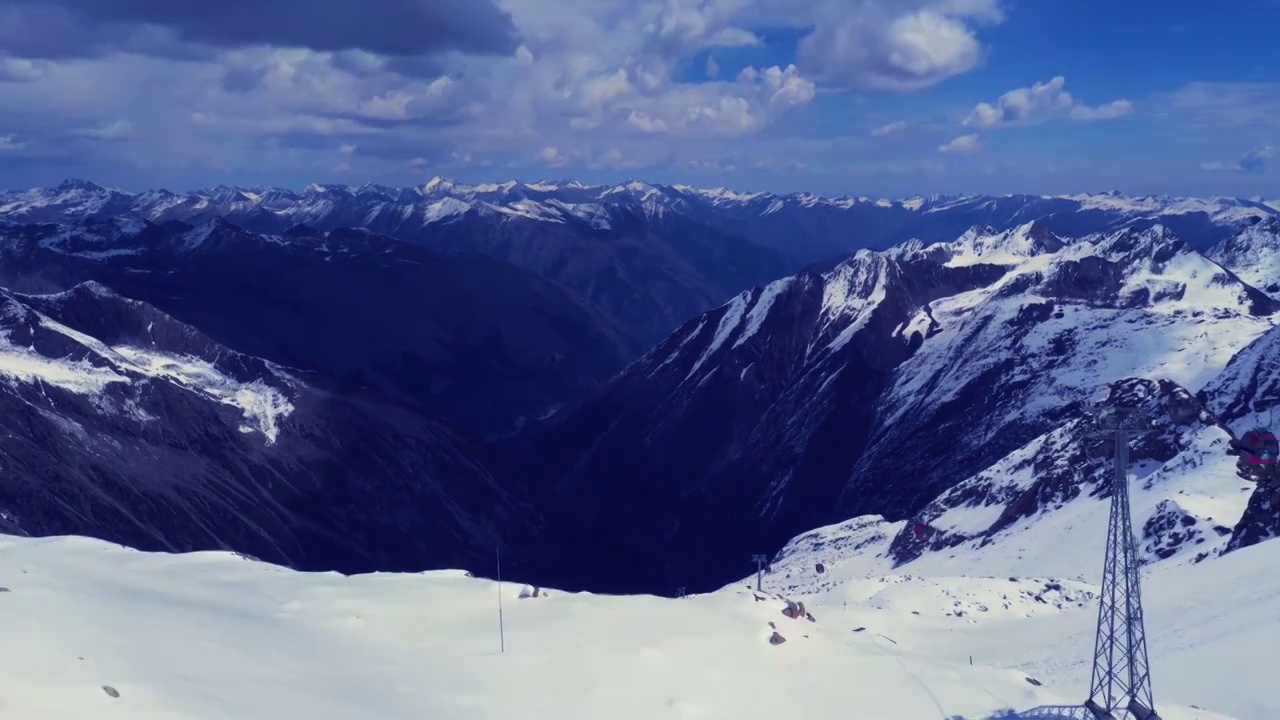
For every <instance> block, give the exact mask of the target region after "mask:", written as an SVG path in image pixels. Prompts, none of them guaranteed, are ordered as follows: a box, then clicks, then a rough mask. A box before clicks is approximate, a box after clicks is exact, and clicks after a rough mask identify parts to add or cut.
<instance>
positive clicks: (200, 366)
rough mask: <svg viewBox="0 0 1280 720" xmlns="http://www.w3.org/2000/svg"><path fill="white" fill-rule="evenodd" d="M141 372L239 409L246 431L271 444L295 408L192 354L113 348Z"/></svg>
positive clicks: (271, 391) (270, 389) (269, 389)
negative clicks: (259, 435)
mask: <svg viewBox="0 0 1280 720" xmlns="http://www.w3.org/2000/svg"><path fill="white" fill-rule="evenodd" d="M112 350H114V351H115V352H116V353H117V354H119V355H120V356H121V357H124V358H125V359H127V360H128V361H129V362H130V363H131V364H132V365H133V366H134V367H135V368H137V369H138V370H139V371H140V372H142V373H144V374H147V375H150V376H153V377H164V378H169V379H171V380H173V381H175V382H177V383H178V384H179V385H182V386H184V387H187V388H190V389H192V390H194V391H196V392H200V393H203V394H205V395H208V396H209V397H212V398H214V399H215V400H217V401H218V402H221V403H224V404H227V405H231V406H234V407H237V408H240V410H241V411H243V412H244V417H245V420H246V422H247V423H248V424H247V425H245V426H243V427H242V428H241V430H242V431H243V432H260V433H262V434H263V435H264V436H266V438H267V442H268V444H271V443H274V442H275V441H276V440H277V439H278V438H279V436H280V421H281V420H282V419H283V418H284V417H285V416H286V415H288V414H289V413H290V412H292V411H293V404H292V403H290V402H289V399H288V397H286V396H285V394H284V393H282V392H280V391H279V390H277V389H276V388H274V387H271V386H270V385H268V384H266V383H264V382H262V381H260V380H255V381H253V382H248V383H244V382H239V381H237V380H235V379H233V378H230V377H228V376H226V375H224V374H223V373H222V372H220V371H219V370H218V368H217V366H215V365H214V364H213V363H210V362H208V361H206V360H202V359H200V358H196V357H191V356H178V355H173V354H170V353H162V352H158V351H155V350H151V349H147V348H139V347H128V346H116V347H114V348H112Z"/></svg>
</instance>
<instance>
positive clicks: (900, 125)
mask: <svg viewBox="0 0 1280 720" xmlns="http://www.w3.org/2000/svg"><path fill="white" fill-rule="evenodd" d="M906 129H907V123H906V122H904V121H902V120H897V121H894V122H891V123H889V124H887V125H881V126H880V127H878V128H875V129H874V130H872V131H871V136H872V137H885V136H886V135H896V134H898V133H900V132H903V131H904V130H906Z"/></svg>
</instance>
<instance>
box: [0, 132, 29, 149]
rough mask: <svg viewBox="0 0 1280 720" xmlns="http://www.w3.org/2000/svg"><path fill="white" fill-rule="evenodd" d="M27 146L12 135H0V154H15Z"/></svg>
mask: <svg viewBox="0 0 1280 720" xmlns="http://www.w3.org/2000/svg"><path fill="white" fill-rule="evenodd" d="M26 146H27V144H26V143H25V142H22V141H20V140H18V139H17V138H16V137H14V135H13V134H12V133H10V134H8V135H0V153H3V152H17V151H18V150H21V149H23V148H25V147H26Z"/></svg>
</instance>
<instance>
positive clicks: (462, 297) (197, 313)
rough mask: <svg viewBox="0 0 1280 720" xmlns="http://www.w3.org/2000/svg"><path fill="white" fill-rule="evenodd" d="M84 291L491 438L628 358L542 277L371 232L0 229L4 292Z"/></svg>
mask: <svg viewBox="0 0 1280 720" xmlns="http://www.w3.org/2000/svg"><path fill="white" fill-rule="evenodd" d="M91 280H92V281H97V282H100V283H102V284H103V285H106V286H108V287H110V288H113V289H114V290H116V291H118V292H120V293H122V294H124V295H126V296H128V297H132V298H137V299H139V300H144V301H147V302H149V303H151V304H153V305H155V306H156V307H158V308H160V309H161V310H163V311H164V312H166V313H168V314H170V315H173V316H174V317H176V318H178V319H180V320H182V321H184V322H187V323H190V324H192V325H194V326H195V327H198V328H200V329H201V330H202V331H203V332H205V333H208V334H209V335H210V336H211V337H213V338H215V339H216V340H217V341H218V342H220V343H222V344H224V345H227V346H228V347H231V348H233V349H235V350H238V351H241V352H245V353H248V354H250V355H254V356H258V357H263V358H266V359H268V360H271V361H274V362H278V363H282V364H286V365H292V366H296V367H300V368H304V369H307V370H311V371H314V372H317V373H321V374H323V375H325V376H327V377H329V378H330V379H331V380H332V381H334V382H342V383H345V384H351V385H358V386H371V387H373V388H376V389H377V390H378V391H379V392H382V393H384V394H387V395H389V396H391V397H394V398H398V399H401V400H404V401H407V402H410V403H413V404H415V405H418V406H420V407H422V408H424V409H426V410H427V411H428V412H430V413H431V414H433V415H438V416H444V417H446V418H448V419H450V420H451V421H454V422H457V423H460V424H461V425H463V426H465V427H466V428H468V429H470V430H473V431H476V432H480V433H486V434H500V433H503V432H510V431H511V429H512V428H513V427H514V425H515V423H517V422H519V421H520V419H521V418H523V417H534V416H537V415H541V414H544V413H545V412H547V411H548V410H549V409H551V408H554V407H555V406H556V405H558V404H559V403H562V402H564V401H566V400H567V399H570V398H572V397H573V396H574V394H575V393H577V392H579V391H580V390H581V389H582V388H584V387H586V386H588V385H590V384H591V383H592V382H595V381H598V380H602V379H605V378H607V377H609V376H610V375H612V374H613V373H614V372H616V371H617V370H618V369H620V368H621V367H622V366H623V364H624V363H625V362H626V361H627V359H628V358H630V357H632V356H633V353H634V352H635V351H634V349H633V347H632V346H631V345H628V343H627V341H626V340H625V339H624V338H623V337H622V331H621V330H620V329H619V328H618V327H617V326H616V325H615V324H613V323H612V322H611V321H610V319H609V318H607V317H604V316H603V315H601V314H600V313H599V312H597V311H596V310H595V309H594V308H592V307H591V306H590V305H589V304H588V303H586V302H585V301H583V300H581V299H580V298H578V297H577V296H576V295H574V294H573V293H571V292H569V291H567V290H565V289H564V288H563V287H561V286H560V285H558V284H556V283H554V282H551V281H549V280H547V279H545V278H543V277H541V276H539V275H537V274H535V273H531V272H528V271H525V270H521V269H520V268H517V267H515V266H513V265H510V264H508V263H504V262H501V261H498V260H494V259H492V258H489V257H486V256H484V255H480V254H476V253H467V254H455V255H446V254H441V253H437V252H433V251H429V250H426V249H423V248H420V247H416V246H411V245H408V244H405V243H402V242H399V241H396V240H393V239H391V238H387V237H384V236H380V235H376V234H374V233H372V232H370V231H368V230H363V229H339V230H331V231H328V232H320V231H316V230H313V229H311V228H307V227H305V226H296V227H293V228H290V229H288V230H286V231H284V232H282V233H279V234H261V233H254V232H251V231H248V230H245V229H243V228H240V227H238V226H235V225H233V224H231V223H228V222H227V221H225V220H223V219H221V218H217V217H215V218H213V219H211V220H206V221H204V222H203V223H201V224H197V225H194V226H193V225H188V224H186V223H182V222H179V221H172V220H171V221H166V222H164V223H163V224H160V225H156V224H153V223H151V222H150V221H146V220H137V219H134V218H130V217H127V216H113V217H108V218H103V219H97V218H91V219H86V220H82V221H79V222H77V223H75V224H72V225H56V224H47V223H46V224H12V223H2V222H0V286H4V287H8V288H11V289H14V290H17V291H20V292H36V293H41V292H56V291H60V290H64V289H67V288H69V287H72V286H74V285H76V284H78V283H81V282H86V281H91Z"/></svg>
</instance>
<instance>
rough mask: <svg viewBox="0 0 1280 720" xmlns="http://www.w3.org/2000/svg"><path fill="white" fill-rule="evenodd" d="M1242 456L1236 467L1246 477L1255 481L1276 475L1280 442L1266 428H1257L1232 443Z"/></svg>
mask: <svg viewBox="0 0 1280 720" xmlns="http://www.w3.org/2000/svg"><path fill="white" fill-rule="evenodd" d="M1231 444H1232V445H1233V446H1234V447H1235V449H1236V450H1237V451H1238V452H1239V454H1240V459H1239V460H1238V461H1236V466H1237V467H1238V468H1239V469H1240V471H1241V472H1242V473H1243V474H1245V475H1246V476H1248V477H1250V478H1253V479H1255V480H1262V479H1267V478H1270V477H1272V476H1274V475H1275V472H1276V458H1277V456H1278V455H1280V441H1277V440H1276V435H1275V433H1273V432H1271V431H1270V430H1267V429H1266V428H1255V429H1253V430H1250V431H1249V432H1247V433H1245V434H1244V435H1242V436H1241V437H1240V439H1239V440H1236V441H1234V442H1232V443H1231Z"/></svg>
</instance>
